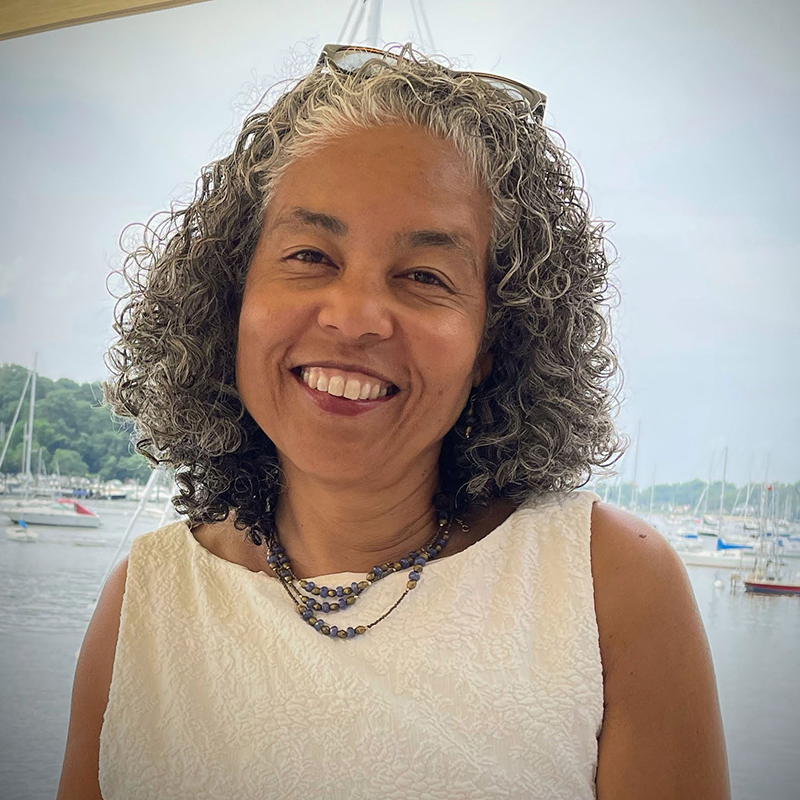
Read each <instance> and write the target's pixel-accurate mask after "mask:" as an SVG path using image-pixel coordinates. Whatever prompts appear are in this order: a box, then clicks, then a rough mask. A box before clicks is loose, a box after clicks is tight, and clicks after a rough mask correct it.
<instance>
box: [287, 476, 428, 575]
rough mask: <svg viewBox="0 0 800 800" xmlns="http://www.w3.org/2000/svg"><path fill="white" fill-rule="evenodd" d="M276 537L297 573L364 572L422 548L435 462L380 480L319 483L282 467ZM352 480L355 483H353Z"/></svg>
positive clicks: (425, 541)
mask: <svg viewBox="0 0 800 800" xmlns="http://www.w3.org/2000/svg"><path fill="white" fill-rule="evenodd" d="M283 473H284V479H285V484H286V488H285V489H284V490H283V492H282V493H281V497H280V501H279V502H278V508H277V510H276V524H277V528H278V537H279V539H280V542H281V544H282V545H283V547H284V548H285V550H286V553H287V555H288V556H289V558H290V560H291V563H292V571H293V572H294V574H295V575H296V576H297V577H298V578H313V577H315V576H318V575H328V574H332V573H337V572H365V573H366V572H368V571H369V570H371V569H372V567H374V566H375V565H376V564H382V563H384V562H385V561H394V560H397V559H399V558H402V557H403V556H405V555H407V554H408V553H409V552H411V551H412V550H416V549H417V548H419V547H422V546H423V545H424V544H426V543H427V542H428V540H429V539H430V538H431V537H432V536H433V535H434V533H435V532H436V530H437V529H438V521H437V519H436V513H435V510H434V506H433V496H434V492H435V491H436V486H437V483H438V468H436V469H433V468H427V469H424V468H423V469H417V470H416V471H414V470H411V469H407V470H404V471H403V474H402V476H397V475H392V476H388V479H387V480H385V482H383V483H374V482H373V483H368V482H367V481H364V482H352V481H351V482H348V483H347V484H344V485H343V484H341V483H335V484H334V483H331V482H329V481H321V480H319V479H318V478H316V477H315V476H308V475H307V474H304V473H299V472H297V471H295V470H294V469H293V468H292V466H291V465H288V466H284V468H283ZM354 483H357V485H354Z"/></svg>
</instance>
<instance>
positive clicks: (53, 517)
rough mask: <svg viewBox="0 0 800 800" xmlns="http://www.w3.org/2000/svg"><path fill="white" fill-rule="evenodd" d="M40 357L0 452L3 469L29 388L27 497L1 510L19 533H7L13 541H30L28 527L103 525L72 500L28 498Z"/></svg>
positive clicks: (24, 443) (24, 444) (67, 498)
mask: <svg viewBox="0 0 800 800" xmlns="http://www.w3.org/2000/svg"><path fill="white" fill-rule="evenodd" d="M37 358H38V357H34V360H33V369H32V370H31V371H30V373H29V374H28V378H27V379H26V381H25V386H24V388H23V390H22V395H21V396H20V398H19V402H18V403H17V409H16V412H15V413H14V419H13V421H12V423H11V429H10V430H9V432H8V436H7V437H6V441H5V443H4V445H3V450H2V453H0V466H2V463H3V459H4V458H5V454H6V451H7V450H8V445H9V442H10V441H11V436H12V434H13V433H14V427H15V425H16V424H17V419H18V417H19V412H20V409H21V408H22V403H23V401H24V399H25V395H26V394H27V392H28V386H30V389H31V392H30V410H29V412H28V424H27V426H26V431H25V437H24V441H23V452H24V454H25V458H24V472H25V490H24V496H23V498H22V499H21V500H17V501H16V502H13V503H9V504H7V505H5V506H4V507H3V509H2V511H3V513H4V514H5V515H6V516H7V517H8V518H9V519H10V520H11V521H12V522H16V523H17V525H18V526H19V528H20V529H19V530H13V531H10V532H8V533H9V535H10V534H14V533H16V534H18V535H16V536H14V535H10V538H12V539H13V538H17V539H21V540H22V539H24V540H25V541H29V540H30V539H31V538H35V537H32V536H31V535H30V533H29V532H28V530H27V526H28V525H58V526H59V527H69V528H97V527H99V526H100V517H99V516H98V515H97V514H95V513H94V511H91V510H90V509H88V508H86V506H84V505H82V504H81V503H79V502H78V501H77V500H73V499H72V498H69V497H59V498H57V499H54V500H53V501H52V502H50V503H46V502H42V501H37V500H31V499H29V495H30V491H31V479H32V475H31V454H32V452H33V415H34V408H35V405H36V364H37Z"/></svg>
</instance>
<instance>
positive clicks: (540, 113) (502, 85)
mask: <svg viewBox="0 0 800 800" xmlns="http://www.w3.org/2000/svg"><path fill="white" fill-rule="evenodd" d="M401 58H402V56H398V55H396V54H394V53H389V52H387V51H385V50H376V49H375V48H373V47H357V46H355V45H345V44H326V45H325V47H323V48H322V53H320V56H319V59H317V68H320V67H324V66H330V65H333V66H334V67H336V68H338V69H340V70H342V71H343V72H355V71H356V70H357V69H358V68H359V67H362V66H363V65H364V64H366V63H367V62H368V61H371V60H373V59H380V60H381V61H385V62H386V63H389V64H391V63H397V62H398V61H400V60H401ZM441 69H443V70H444V71H445V72H447V73H448V74H449V75H474V76H475V77H476V78H480V79H481V80H482V81H485V82H486V83H488V84H489V85H491V86H493V87H494V88H495V89H500V90H501V91H503V92H505V93H506V94H507V95H509V97H511V98H512V99H513V100H517V101H520V100H522V101H524V102H525V103H527V105H528V107H529V108H530V112H531V114H533V116H534V117H537V118H538V119H540V120H541V119H543V118H544V111H545V106H546V105H547V96H546V95H544V94H542V93H541V92H540V91H538V90H536V89H533V88H531V87H530V86H526V85H525V84H524V83H519V82H518V81H512V80H510V79H509V78H504V77H502V76H501V75H491V74H489V73H487V72H472V71H471V70H453V69H447V68H446V67H441Z"/></svg>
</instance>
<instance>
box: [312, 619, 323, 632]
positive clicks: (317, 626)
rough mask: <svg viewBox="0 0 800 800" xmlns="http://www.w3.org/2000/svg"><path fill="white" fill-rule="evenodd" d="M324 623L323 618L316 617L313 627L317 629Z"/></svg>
mask: <svg viewBox="0 0 800 800" xmlns="http://www.w3.org/2000/svg"><path fill="white" fill-rule="evenodd" d="M324 624H325V620H324V619H318V620H317V621H316V622H315V623H314V627H315V628H316V629H317V630H319V629H320V628H321V627H322V626H323V625H324Z"/></svg>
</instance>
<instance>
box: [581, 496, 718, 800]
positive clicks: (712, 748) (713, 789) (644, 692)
mask: <svg viewBox="0 0 800 800" xmlns="http://www.w3.org/2000/svg"><path fill="white" fill-rule="evenodd" d="M592 572H593V575H594V582H595V605H596V610H597V621H598V627H599V630H600V650H601V654H602V659H603V677H604V695H605V713H604V720H603V729H602V732H601V735H600V741H599V757H598V758H599V760H598V770H597V797H598V800H728V798H729V797H730V789H729V785H728V767H727V757H726V753H725V740H724V736H723V731H722V721H721V717H720V712H719V701H718V698H717V687H716V681H715V678H714V668H713V665H712V663H711V655H710V652H709V648H708V642H707V640H706V636H705V631H704V629H703V624H702V622H701V620H700V615H699V613H698V611H697V606H696V604H695V601H694V595H693V593H692V589H691V586H690V584H689V579H688V577H687V575H686V570H685V569H684V567H683V564H682V563H681V561H680V559H679V557H678V555H677V554H676V553H675V551H674V550H673V549H672V547H671V546H670V545H669V543H668V542H666V541H665V540H664V539H663V538H662V537H661V536H660V535H659V534H658V533H657V532H656V531H655V530H654V529H653V528H651V527H650V526H649V525H647V524H646V523H645V522H643V521H642V520H640V519H637V518H636V517H634V516H632V515H630V514H626V513H624V512H622V511H619V510H618V509H615V508H613V507H611V506H606V505H604V504H602V503H597V504H595V506H594V510H593V513H592Z"/></svg>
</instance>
